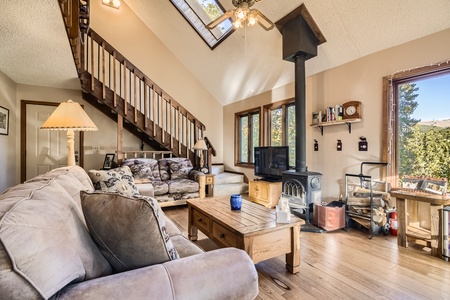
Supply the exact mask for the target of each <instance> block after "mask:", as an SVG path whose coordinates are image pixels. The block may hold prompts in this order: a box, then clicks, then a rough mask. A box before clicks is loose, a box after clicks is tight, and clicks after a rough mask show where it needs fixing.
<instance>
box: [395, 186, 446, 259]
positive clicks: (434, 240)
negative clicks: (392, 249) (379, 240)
mask: <svg viewBox="0 0 450 300" xmlns="http://www.w3.org/2000/svg"><path fill="white" fill-rule="evenodd" d="M389 193H390V194H391V196H392V197H395V198H396V202H397V216H398V229H397V244H398V245H399V246H402V247H408V238H409V237H410V238H413V239H420V240H425V241H430V242H431V255H433V256H436V257H439V258H442V235H440V234H439V210H440V209H442V208H443V206H444V205H449V204H450V196H449V195H433V194H426V193H423V192H413V191H403V190H394V189H393V190H390V191H389ZM409 201H417V202H425V203H429V204H430V219H431V229H430V231H429V232H427V233H426V234H424V235H422V234H418V233H417V232H415V231H414V230H413V228H411V227H410V226H408V219H409V218H411V216H409V218H408V219H407V216H408V213H407V212H408V202H409ZM424 231H425V230H424Z"/></svg>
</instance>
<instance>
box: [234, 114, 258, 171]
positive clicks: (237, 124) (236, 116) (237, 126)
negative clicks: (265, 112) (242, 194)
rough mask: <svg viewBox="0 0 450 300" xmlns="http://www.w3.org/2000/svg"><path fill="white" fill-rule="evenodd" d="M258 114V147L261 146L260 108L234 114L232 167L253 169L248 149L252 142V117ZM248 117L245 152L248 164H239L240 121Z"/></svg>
mask: <svg viewBox="0 0 450 300" xmlns="http://www.w3.org/2000/svg"><path fill="white" fill-rule="evenodd" d="M255 114H258V115H259V132H258V135H259V136H258V139H259V145H258V146H262V139H261V138H262V134H261V132H262V130H261V129H262V114H261V107H256V108H251V109H247V110H244V111H240V112H237V113H235V114H234V165H235V166H237V167H245V168H253V167H254V165H255V164H254V163H252V162H251V161H252V159H251V155H250V153H252V152H251V151H250V147H255V146H253V143H252V140H253V121H252V120H253V119H252V116H253V115H255ZM245 116H246V117H248V124H249V125H248V132H249V134H248V141H247V142H248V145H249V149H248V151H247V160H248V162H241V161H240V157H241V155H240V149H241V140H240V120H241V118H242V117H245Z"/></svg>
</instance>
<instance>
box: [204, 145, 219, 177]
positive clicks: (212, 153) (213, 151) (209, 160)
mask: <svg viewBox="0 0 450 300" xmlns="http://www.w3.org/2000/svg"><path fill="white" fill-rule="evenodd" d="M203 139H204V140H205V144H206V147H207V148H208V150H207V155H206V159H205V164H206V165H207V166H208V169H209V170H210V172H211V170H212V157H213V156H216V149H215V148H214V146H213V145H212V144H211V141H210V140H209V139H208V138H207V137H206V136H205V137H204V138H203Z"/></svg>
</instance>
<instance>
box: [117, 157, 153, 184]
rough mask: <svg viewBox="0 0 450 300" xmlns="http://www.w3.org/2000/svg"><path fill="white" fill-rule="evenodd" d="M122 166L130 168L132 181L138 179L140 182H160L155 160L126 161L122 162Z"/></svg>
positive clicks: (138, 159)
mask: <svg viewBox="0 0 450 300" xmlns="http://www.w3.org/2000/svg"><path fill="white" fill-rule="evenodd" d="M122 166H128V167H130V170H131V173H133V177H134V179H139V180H140V181H141V182H144V181H149V182H150V181H160V180H161V176H160V175H159V166H158V161H157V160H156V159H151V158H136V159H127V160H125V161H124V162H123V164H122Z"/></svg>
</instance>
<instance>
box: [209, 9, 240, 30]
mask: <svg viewBox="0 0 450 300" xmlns="http://www.w3.org/2000/svg"><path fill="white" fill-rule="evenodd" d="M233 14H234V10H233V9H232V10H228V11H226V12H225V13H224V14H223V15H221V16H220V17H218V18H217V19H215V20H214V21H212V22H211V23H209V24H208V25H206V27H207V28H208V29H210V30H211V29H214V28H216V27H217V25H219V24H220V23H222V22H223V21H225V20H226V19H228V18H231V16H232V15H233Z"/></svg>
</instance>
